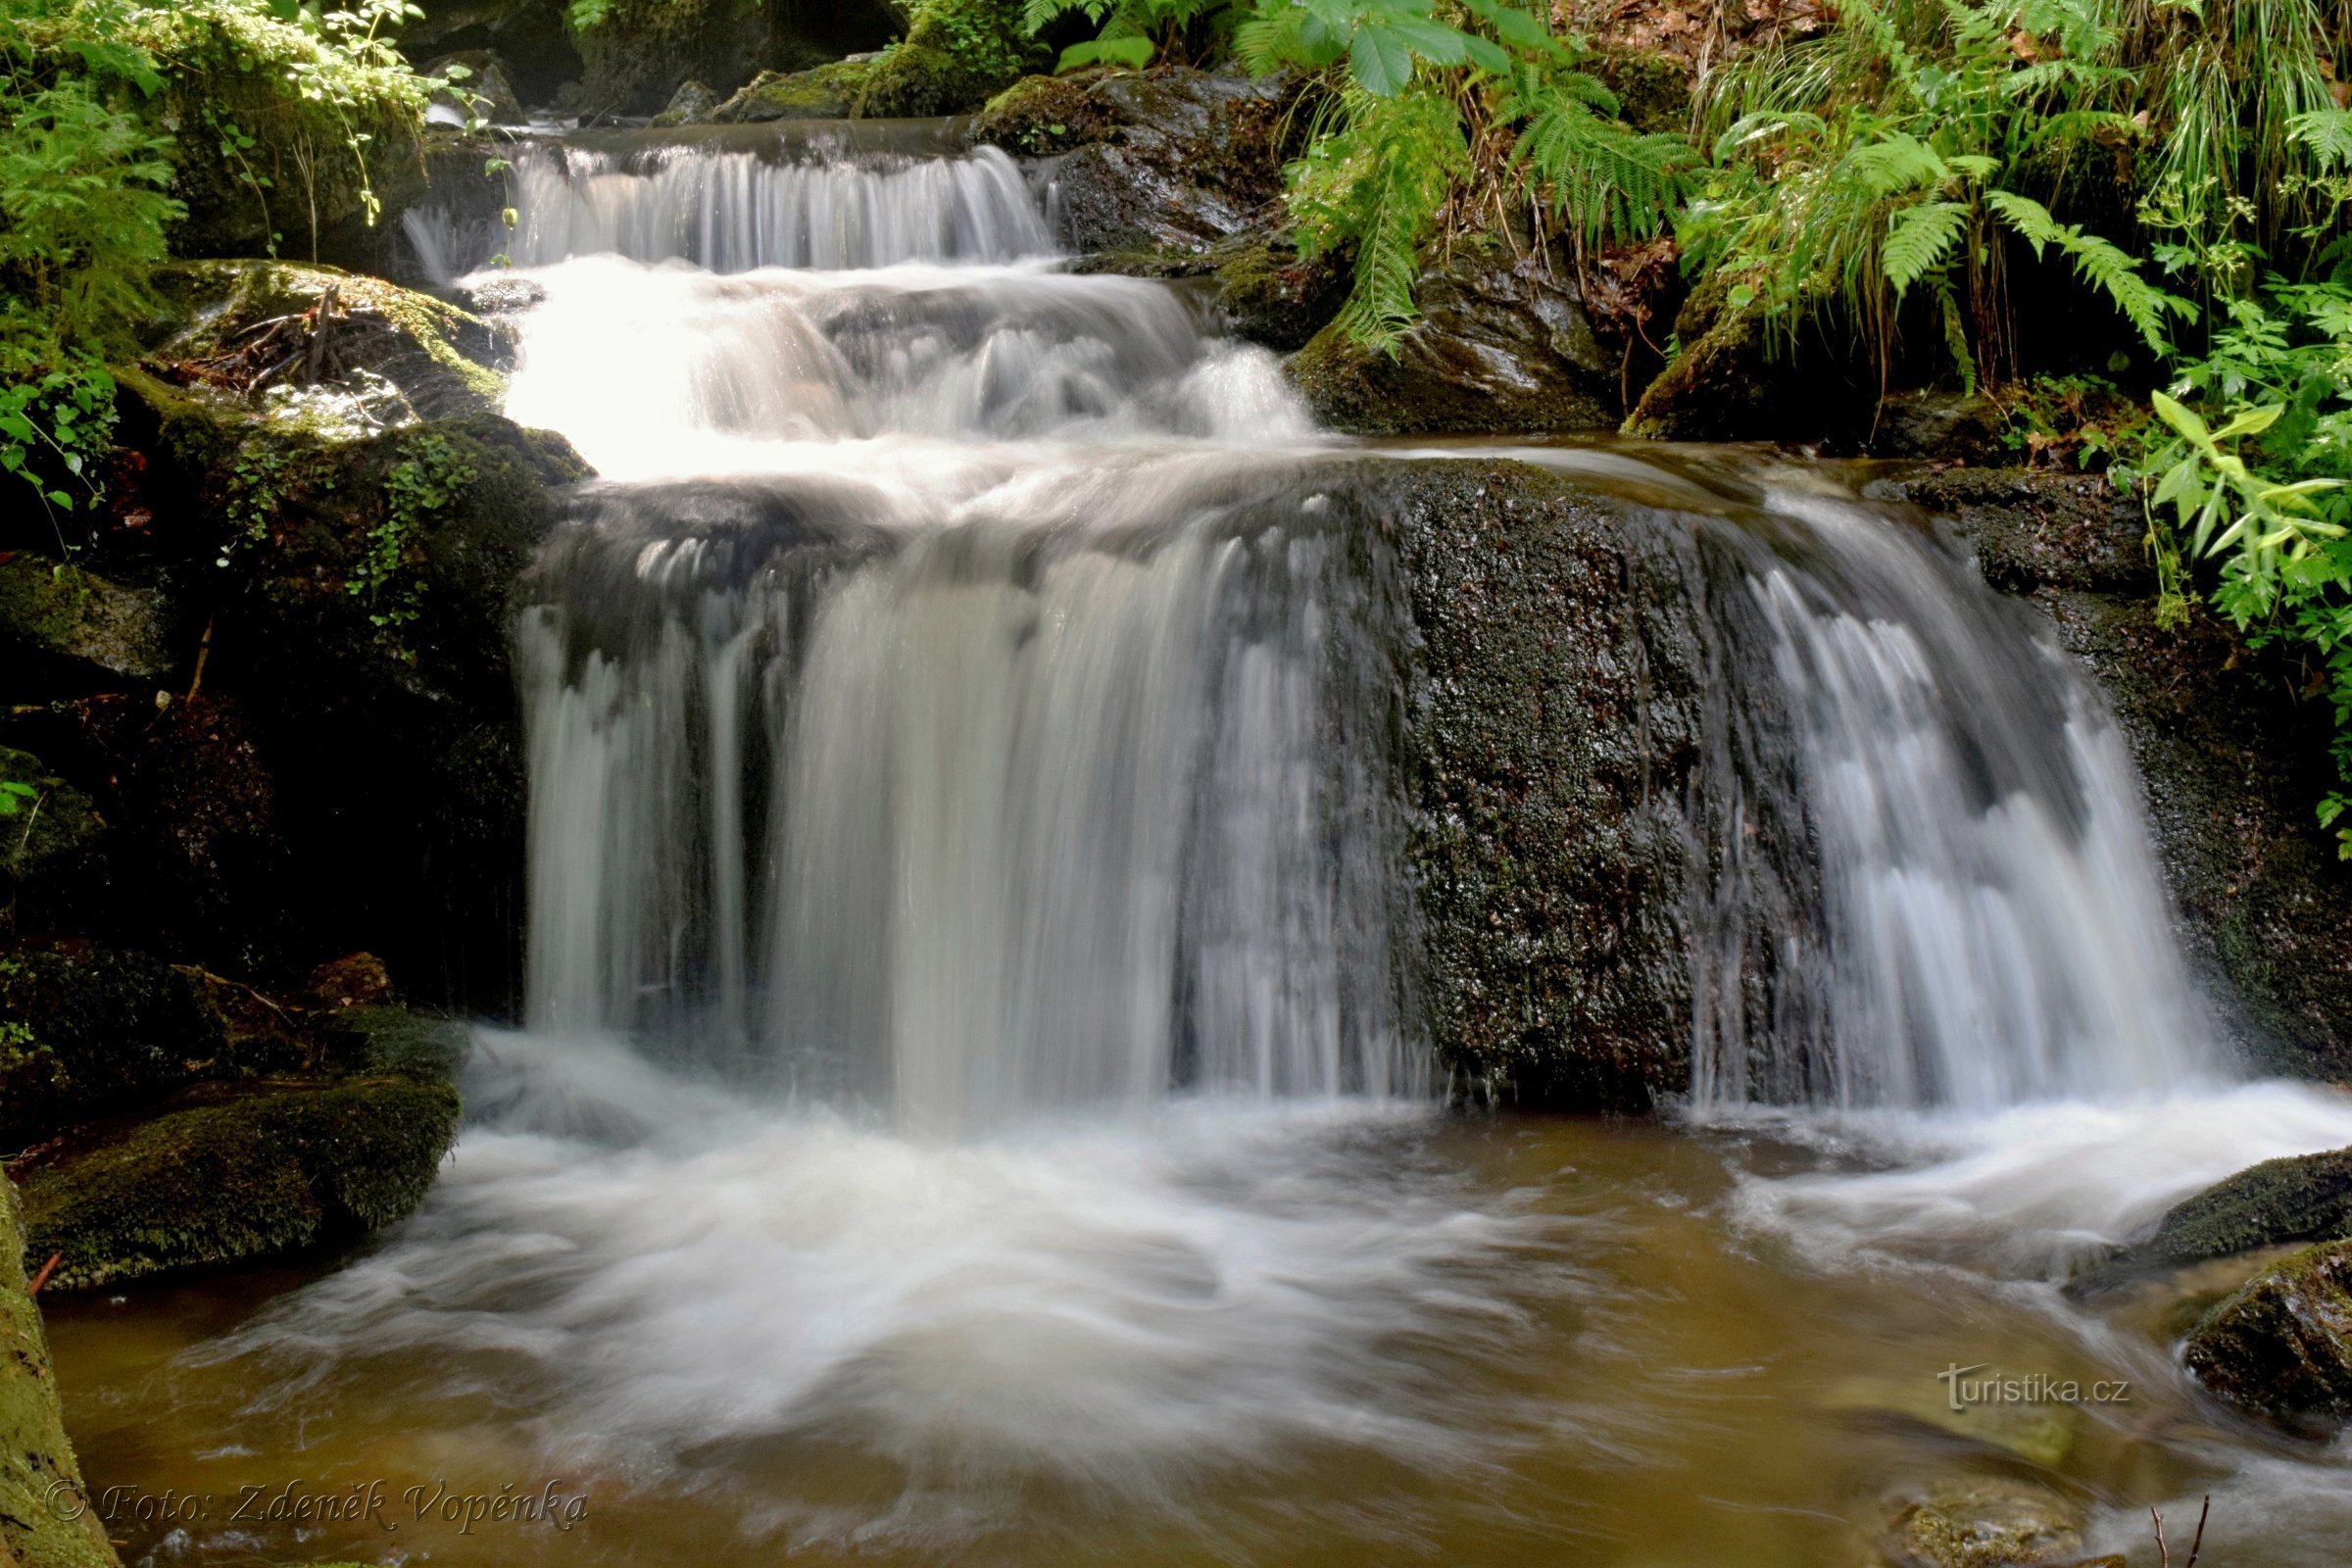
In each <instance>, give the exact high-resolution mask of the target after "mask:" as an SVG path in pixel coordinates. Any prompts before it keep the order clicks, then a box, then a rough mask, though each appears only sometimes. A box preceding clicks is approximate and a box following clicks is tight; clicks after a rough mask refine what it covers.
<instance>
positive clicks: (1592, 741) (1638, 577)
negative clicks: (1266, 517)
mask: <svg viewBox="0 0 2352 1568" xmlns="http://www.w3.org/2000/svg"><path fill="white" fill-rule="evenodd" d="M1367 485H1368V488H1369V491H1370V494H1371V495H1372V497H1373V499H1372V500H1371V501H1370V502H1369V503H1368V504H1369V505H1370V506H1371V507H1372V508H1373V509H1374V511H1375V514H1376V519H1377V520H1376V521H1375V522H1374V523H1373V524H1372V526H1373V527H1374V528H1376V529H1377V536H1378V537H1379V538H1380V539H1381V540H1382V541H1383V542H1384V546H1383V547H1384V549H1385V550H1386V551H1388V552H1390V553H1391V554H1390V556H1389V560H1390V563H1391V564H1390V567H1389V569H1390V570H1391V571H1392V572H1393V583H1394V589H1393V591H1394V592H1395V594H1396V595H1397V598H1398V600H1399V601H1400V612H1401V614H1402V616H1403V618H1404V622H1405V623H1406V624H1409V625H1410V626H1411V627H1412V629H1413V637H1414V645H1413V647H1412V648H1411V649H1410V651H1409V657H1408V667H1409V670H1410V674H1409V675H1408V677H1407V682H1408V688H1407V689H1408V701H1407V704H1406V714H1407V716H1406V719H1405V724H1406V736H1405V740H1404V747H1403V750H1404V755H1405V758H1406V776H1407V784H1406V792H1407V801H1408V809H1409V823H1410V843H1409V857H1410V863H1411V866H1412V874H1413V879H1414V884H1415V888H1416V891H1417V896H1418V902H1419V908H1420V916H1421V920H1422V933H1421V935H1422V948H1423V953H1424V962H1425V971H1424V974H1423V976H1422V979H1421V984H1420V987H1419V990H1420V1011H1421V1015H1422V1019H1423V1025H1424V1028H1425V1029H1426V1031H1427V1033H1428V1035H1429V1037H1430V1039H1431V1040H1432V1041H1433V1043H1434V1044H1435V1045H1436V1046H1437V1047H1438V1049H1439V1051H1440V1052H1441V1054H1442V1055H1443V1057H1444V1059H1445V1060H1446V1063H1447V1064H1448V1065H1449V1066H1450V1067H1451V1068H1452V1069H1453V1072H1454V1075H1455V1079H1456V1083H1457V1086H1459V1087H1463V1088H1469V1089H1474V1090H1479V1091H1484V1092H1493V1093H1500V1094H1508V1095H1515V1096H1517V1097H1518V1098H1520V1099H1523V1100H1525V1101H1528V1102H1531V1103H1554V1104H1566V1105H1579V1106H1586V1107H1600V1106H1610V1107H1619V1108H1645V1107H1647V1106H1648V1105H1650V1104H1651V1103H1653V1102H1654V1101H1655V1099H1656V1098H1657V1097H1658V1096H1659V1095H1661V1094H1664V1093H1668V1092H1672V1091H1677V1090H1680V1089H1682V1088H1683V1087H1685V1086H1686V1084H1687V1083H1688V1081H1689V1076H1690V1053H1691V972H1690V960H1689V942H1688V938H1687V934H1686V924H1685V918H1684V910H1685V909H1686V907H1687V904H1688V894H1689V891H1690V878H1691V868H1692V865H1693V863H1694V862H1693V859H1692V856H1691V838H1692V831H1693V830H1692V828H1691V818H1690V816H1689V815H1688V814H1687V812H1686V805H1685V803H1686V800H1687V799H1688V798H1689V795H1690V792H1691V790H1692V789H1693V787H1694V785H1695V783H1696V775H1697V773H1698V772H1699V771H1700V770H1701V769H1702V766H1703V764H1704V760H1705V757H1706V730H1707V722H1706V718H1705V715H1704V712H1703V706H1704V705H1703V691H1704V687H1705V683H1706V679H1707V672H1706V651H1705V650H1706V646H1707V640H1706V637H1705V635H1704V633H1703V630H1702V627H1701V624H1700V622H1701V617H1702V615H1703V606H1704V604H1705V600H1706V594H1705V589H1704V581H1705V572H1706V568H1705V564H1704V562H1703V560H1702V552H1701V548H1700V545H1699V542H1698V539H1697V535H1696V531H1695V530H1696V526H1697V525H1696V524H1695V522H1694V521H1692V520H1691V519H1688V518H1676V517H1673V516H1670V515H1645V514H1644V513H1643V512H1642V509H1639V508H1632V509H1629V508H1627V507H1626V506H1624V505H1621V504H1617V503H1611V502H1605V501H1599V500H1595V499H1594V498H1593V496H1592V495H1591V494H1590V493H1589V492H1585V491H1580V490H1579V488H1578V487H1576V486H1575V485H1574V484H1572V483H1571V482H1570V481H1568V480H1565V479H1563V478H1559V477H1555V476H1552V475H1549V474H1545V473H1543V472H1541V471H1539V470H1536V469H1532V468H1527V467H1522V466H1517V465H1513V464H1496V463H1473V462H1462V463H1444V464H1434V463H1433V464H1413V465H1410V466H1403V465H1400V466H1397V467H1395V468H1393V469H1388V470H1385V471H1376V472H1374V473H1373V474H1371V475H1370V476H1369V477H1368V479H1367ZM1629 513H1630V515H1629Z"/></svg>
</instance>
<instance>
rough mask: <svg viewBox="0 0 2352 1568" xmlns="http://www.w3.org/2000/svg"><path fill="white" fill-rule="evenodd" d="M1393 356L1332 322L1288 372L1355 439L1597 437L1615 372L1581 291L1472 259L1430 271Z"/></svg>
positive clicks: (1327, 418) (1611, 418) (1606, 422)
mask: <svg viewBox="0 0 2352 1568" xmlns="http://www.w3.org/2000/svg"><path fill="white" fill-rule="evenodd" d="M1416 293H1417V298H1418V303H1419V304H1420V307H1421V312H1420V316H1419V318H1418V319H1416V320H1415V321H1414V322H1413V324H1412V325H1411V326H1410V327H1408V328H1406V330H1405V332H1404V335H1403V337H1402V338H1401V339H1400V340H1399V341H1398V342H1397V345H1396V350H1395V352H1394V353H1389V352H1384V351H1382V350H1379V349H1369V348H1365V347H1364V346H1363V345H1361V344H1359V343H1356V342H1355V341H1354V340H1353V339H1351V338H1350V337H1348V334H1347V332H1346V330H1345V329H1344V328H1343V327H1342V326H1341V325H1340V324H1339V323H1338V322H1334V323H1332V324H1331V325H1329V326H1326V327H1324V328H1323V329H1322V330H1321V331H1320V332H1318V333H1317V334H1316V335H1315V337H1314V339H1313V340H1312V341H1311V342H1309V343H1308V344H1307V345H1306V347H1305V348H1303V349H1301V350H1299V353H1298V354H1297V355H1295V356H1293V357H1292V359H1291V360H1290V361H1289V363H1288V365H1287V367H1286V368H1287V369H1288V371H1289V373H1290V377H1291V381H1292V383H1293V384H1294V385H1295V386H1297V387H1298V388H1299V392H1300V393H1301V395H1303V396H1304V397H1305V399H1306V401H1307V403H1308V404H1309V405H1310V406H1311V407H1312V408H1313V409H1314V411H1315V413H1316V415H1317V416H1318V417H1320V418H1322V419H1323V421H1324V422H1325V423H1327V424H1330V425H1332V426H1334V427H1336V428H1338V429H1342V430H1346V431H1348V432H1350V433H1353V434H1358V435H1409V434H1423V433H1435V432H1443V431H1458V432H1465V433H1467V432H1486V431H1513V430H1530V431H1534V430H1598V429H1606V428H1608V427H1609V426H1611V425H1613V424H1615V423H1616V419H1617V416H1616V411H1615V409H1614V407H1613V401H1614V399H1613V392H1614V387H1613V375H1612V372H1613V367H1612V366H1610V365H1609V364H1608V362H1607V357H1606V356H1605V355H1603V354H1602V353H1601V350H1600V346H1599V344H1598V342H1597V341H1596V340H1595V339H1594V338H1593V328H1592V325H1591V323H1590V322H1588V321H1587V320H1586V319H1585V316H1584V312H1583V310H1582V308H1581V307H1580V306H1579V304H1578V303H1577V300H1576V298H1575V296H1574V295H1573V294H1572V293H1570V292H1568V291H1567V290H1566V289H1564V288H1561V287H1559V286H1556V285H1554V284H1551V283H1549V282H1546V281H1544V280H1543V279H1540V278H1535V277H1528V276H1522V275H1520V274H1519V273H1517V272H1514V271H1513V270H1509V269H1506V268H1504V267H1502V266H1500V265H1498V264H1496V263H1493V262H1481V261H1479V260H1477V259H1474V258H1470V257H1457V258H1455V259H1454V260H1452V261H1450V262H1447V263H1445V264H1443V265H1441V266H1439V267H1436V268H1433V269H1432V270H1430V271H1427V272H1425V273H1424V274H1423V275H1422V278H1421V282H1420V285H1419V287H1418V289H1417V290H1416Z"/></svg>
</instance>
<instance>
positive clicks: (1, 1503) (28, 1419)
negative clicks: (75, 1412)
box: [0, 1175, 117, 1568]
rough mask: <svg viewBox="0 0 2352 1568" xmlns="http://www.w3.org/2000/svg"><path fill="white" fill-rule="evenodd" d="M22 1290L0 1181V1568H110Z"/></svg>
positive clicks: (7, 1190)
mask: <svg viewBox="0 0 2352 1568" xmlns="http://www.w3.org/2000/svg"><path fill="white" fill-rule="evenodd" d="M47 1255H48V1254H47V1253H43V1254H42V1256H43V1257H44V1258H46V1257H47ZM35 1266H36V1267H37V1266H38V1265H37V1264H36V1265H35ZM26 1283H27V1282H26V1280H25V1234H24V1230H23V1227H22V1224H21V1222H20V1220H19V1217H18V1214H17V1197H16V1189H15V1188H14V1187H13V1186H11V1185H10V1183H9V1180H8V1178H7V1177H6V1176H4V1175H0V1562H5V1563H8V1564H10V1565H12V1568H115V1564H116V1561H117V1559H116V1557H115V1552H114V1547H113V1546H112V1545H110V1544H108V1542H107V1539H106V1530H105V1528H104V1526H103V1525H101V1524H100V1522H99V1516H98V1510H97V1509H96V1508H94V1507H92V1506H91V1499H90V1496H89V1495H88V1493H86V1492H85V1491H84V1490H83V1489H82V1481H81V1468H80V1466H79V1465H78V1464H77V1463H75V1461H74V1458H73V1444H72V1443H71V1442H70V1441H68V1439H67V1437H66V1427H65V1412H64V1410H63V1409H62V1407H61V1406H60V1405H59V1402H58V1397H57V1375H56V1373H55V1372H54V1371H52V1370H51V1368H50V1364H49V1341H48V1336H47V1335H46V1334H44V1333H43V1332H42V1329H41V1314H40V1310H39V1308H38V1307H36V1306H35V1305H34V1304H33V1299H32V1298H31V1297H30V1296H28V1295H27V1294H26V1293H25V1285H26Z"/></svg>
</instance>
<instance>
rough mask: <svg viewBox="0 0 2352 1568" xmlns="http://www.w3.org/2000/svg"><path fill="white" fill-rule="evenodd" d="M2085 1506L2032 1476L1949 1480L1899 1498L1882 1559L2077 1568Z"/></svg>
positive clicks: (1976, 1567)
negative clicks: (1908, 1497)
mask: <svg viewBox="0 0 2352 1568" xmlns="http://www.w3.org/2000/svg"><path fill="white" fill-rule="evenodd" d="M2082 1513H2083V1510H2082V1506H2081V1505H2080V1504H2078V1503H2076V1502H2074V1501H2073V1500H2072V1499H2070V1498H2067V1497H2065V1496H2062V1495H2059V1494H2057V1493H2054V1492H2052V1491H2050V1490H2049V1489H2048V1488H2046V1487H2040V1486H2036V1485H2034V1483H2032V1482H2028V1481H2020V1480H2014V1479H2010V1478H2007V1477H1983V1478H1976V1479H1965V1480H1952V1481H1947V1482H1942V1483H1939V1484H1937V1485H1936V1486H1934V1487H1932V1488H1930V1489H1929V1490H1928V1492H1927V1495H1925V1496H1922V1497H1919V1498H1916V1499H1912V1500H1908V1501H1906V1502H1904V1503H1902V1504H1900V1505H1899V1507H1898V1511H1897V1513H1896V1516H1895V1521H1894V1525H1893V1528H1892V1529H1891V1530H1890V1531H1889V1532H1888V1540H1887V1552H1886V1560H1887V1562H1889V1563H1894V1564H1901V1565H1903V1568H1915V1565H1917V1568H2045V1565H2046V1568H2057V1565H2059V1564H2066V1565H2068V1568H2076V1565H2078V1564H2081V1563H2082V1523H2083V1518H2082Z"/></svg>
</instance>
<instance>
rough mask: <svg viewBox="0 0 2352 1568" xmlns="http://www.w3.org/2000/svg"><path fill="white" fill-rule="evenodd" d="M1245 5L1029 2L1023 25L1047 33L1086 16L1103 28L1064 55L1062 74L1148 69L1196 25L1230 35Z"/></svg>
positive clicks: (1162, 0)
mask: <svg viewBox="0 0 2352 1568" xmlns="http://www.w3.org/2000/svg"><path fill="white" fill-rule="evenodd" d="M1247 9H1248V7H1247V5H1246V4H1245V3H1244V0H1024V3H1023V6H1022V10H1021V23H1022V25H1024V26H1025V27H1027V28H1028V29H1029V31H1030V32H1031V33H1032V34H1037V33H1042V32H1044V31H1045V30H1046V29H1047V28H1048V27H1050V26H1052V25H1054V23H1056V22H1058V21H1060V20H1061V19H1062V18H1063V17H1067V16H1083V17H1084V18H1086V20H1087V21H1089V22H1091V23H1093V24H1095V25H1096V26H1097V27H1098V29H1099V30H1098V31H1097V33H1096V34H1095V36H1094V37H1092V38H1090V39H1088V40H1086V41H1085V42H1083V43H1075V44H1072V45H1070V46H1069V47H1068V48H1066V49H1064V50H1063V51H1062V52H1061V59H1060V61H1059V62H1058V63H1057V64H1056V65H1055V66H1054V70H1056V71H1076V70H1078V69H1080V68H1081V67H1084V66H1144V65H1148V64H1150V63H1151V62H1152V59H1153V57H1155V56H1157V55H1161V54H1164V53H1167V52H1168V51H1169V48H1170V46H1171V45H1180V44H1181V43H1182V41H1183V39H1184V37H1185V35H1186V34H1187V33H1189V32H1190V31H1192V29H1193V28H1194V27H1195V25H1206V26H1207V27H1209V28H1210V29H1211V30H1213V31H1217V32H1229V31H1230V30H1231V28H1232V26H1233V25H1234V23H1235V22H1236V20H1237V19H1238V17H1239V16H1240V14H1242V13H1243V12H1245V11H1246V10H1247Z"/></svg>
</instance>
